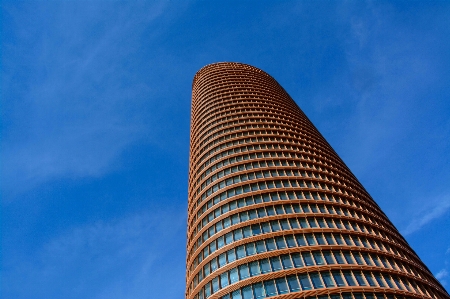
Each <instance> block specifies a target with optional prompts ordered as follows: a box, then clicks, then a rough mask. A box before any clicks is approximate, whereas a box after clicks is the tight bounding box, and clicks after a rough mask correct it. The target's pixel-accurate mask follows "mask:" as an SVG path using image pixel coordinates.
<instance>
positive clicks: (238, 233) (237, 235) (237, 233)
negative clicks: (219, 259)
mask: <svg viewBox="0 0 450 299" xmlns="http://www.w3.org/2000/svg"><path fill="white" fill-rule="evenodd" d="M240 239H242V229H237V230H235V231H234V240H235V241H239V240H240Z"/></svg>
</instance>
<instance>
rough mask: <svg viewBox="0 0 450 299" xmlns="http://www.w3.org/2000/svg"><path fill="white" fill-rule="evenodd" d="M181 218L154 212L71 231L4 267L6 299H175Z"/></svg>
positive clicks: (180, 286) (180, 268) (180, 269)
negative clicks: (151, 295) (163, 298)
mask: <svg viewBox="0 0 450 299" xmlns="http://www.w3.org/2000/svg"><path fill="white" fill-rule="evenodd" d="M184 214H185V213H184V211H178V210H160V209H153V210H152V211H147V212H145V213H141V214H136V215H130V216H128V217H125V218H123V219H119V220H116V221H110V222H104V221H99V222H96V223H91V224H89V225H85V226H82V227H76V228H73V229H71V230H69V231H67V232H65V233H63V234H61V235H60V236H58V237H55V238H53V239H52V240H50V241H49V242H48V243H47V244H46V245H44V246H42V247H41V248H40V249H39V250H38V251H37V252H36V253H35V254H33V255H28V256H26V257H18V256H16V257H15V258H13V259H10V260H9V261H7V262H5V271H4V272H3V277H4V281H3V282H4V284H3V286H4V290H3V292H4V294H5V298H93V299H94V298H95V299H97V298H98V299H100V298H109V299H111V298H136V299H137V298H149V297H148V296H149V294H153V296H155V297H150V298H162V297H165V298H179V297H180V296H182V294H183V291H184V262H185V261H184V252H183V251H182V250H181V251H180V248H184V247H185V221H186V219H185V215H184ZM169 277H170V279H168V278H169ZM67 286H70V288H67ZM157 290H160V291H161V294H159V295H158V291H157ZM168 290H169V291H168ZM162 294H165V296H163V295H162Z"/></svg>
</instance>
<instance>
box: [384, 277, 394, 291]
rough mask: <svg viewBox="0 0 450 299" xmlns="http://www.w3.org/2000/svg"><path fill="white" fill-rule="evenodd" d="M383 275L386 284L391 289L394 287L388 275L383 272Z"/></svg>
mask: <svg viewBox="0 0 450 299" xmlns="http://www.w3.org/2000/svg"><path fill="white" fill-rule="evenodd" d="M383 276H384V281H386V283H387V284H388V286H389V287H390V288H392V289H393V288H394V284H393V283H392V281H391V278H390V277H389V275H387V274H384V275H383Z"/></svg>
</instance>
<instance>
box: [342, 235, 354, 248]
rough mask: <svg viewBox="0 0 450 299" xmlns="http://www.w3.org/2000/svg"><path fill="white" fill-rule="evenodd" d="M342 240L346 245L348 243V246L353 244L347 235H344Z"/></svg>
mask: <svg viewBox="0 0 450 299" xmlns="http://www.w3.org/2000/svg"><path fill="white" fill-rule="evenodd" d="M344 240H345V243H346V244H347V245H349V246H352V245H353V243H352V241H351V239H350V236H349V235H344Z"/></svg>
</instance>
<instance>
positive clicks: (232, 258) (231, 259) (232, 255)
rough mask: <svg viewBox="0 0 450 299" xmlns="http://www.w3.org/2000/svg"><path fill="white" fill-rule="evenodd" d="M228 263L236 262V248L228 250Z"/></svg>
mask: <svg viewBox="0 0 450 299" xmlns="http://www.w3.org/2000/svg"><path fill="white" fill-rule="evenodd" d="M227 257H228V263H231V262H234V261H235V260H236V253H235V252H234V249H230V250H228V251H227Z"/></svg>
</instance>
